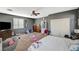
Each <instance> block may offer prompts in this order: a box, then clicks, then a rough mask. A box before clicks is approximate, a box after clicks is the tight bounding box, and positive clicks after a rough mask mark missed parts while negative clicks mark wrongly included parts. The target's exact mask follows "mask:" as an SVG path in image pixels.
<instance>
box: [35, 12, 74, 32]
mask: <svg viewBox="0 0 79 59" xmlns="http://www.w3.org/2000/svg"><path fill="white" fill-rule="evenodd" d="M68 17H69V18H71V21H70V27H71V29H70V30H71V33H73V30H74V28H75V14H74V11H67V12H62V13H57V14H51V15H49V16H48V17H45V19H46V20H47V21H48V29H49V31H50V20H53V19H61V18H68ZM41 20H42V18H39V19H36V20H35V23H36V24H41Z"/></svg>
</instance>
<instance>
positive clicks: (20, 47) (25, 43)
mask: <svg viewBox="0 0 79 59" xmlns="http://www.w3.org/2000/svg"><path fill="white" fill-rule="evenodd" d="M34 36H35V37H34ZM45 36H47V35H46V34H42V33H36V32H33V33H29V34H24V35H20V36H19V37H20V38H19V40H18V43H17V46H16V48H15V51H26V50H27V49H28V48H29V47H30V46H31V44H32V43H33V42H34V38H35V41H38V40H40V39H41V38H43V37H45Z"/></svg>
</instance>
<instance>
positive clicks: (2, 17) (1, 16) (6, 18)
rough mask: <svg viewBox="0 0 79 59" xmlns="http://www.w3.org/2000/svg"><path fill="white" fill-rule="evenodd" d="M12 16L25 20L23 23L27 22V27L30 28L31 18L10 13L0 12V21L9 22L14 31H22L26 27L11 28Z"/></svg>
mask: <svg viewBox="0 0 79 59" xmlns="http://www.w3.org/2000/svg"><path fill="white" fill-rule="evenodd" d="M13 18H23V19H24V20H25V23H28V29H32V25H33V20H32V19H29V18H25V17H19V16H12V15H6V14H0V22H11V29H12V30H14V31H15V32H16V33H18V32H24V31H25V30H26V28H23V29H13Z"/></svg>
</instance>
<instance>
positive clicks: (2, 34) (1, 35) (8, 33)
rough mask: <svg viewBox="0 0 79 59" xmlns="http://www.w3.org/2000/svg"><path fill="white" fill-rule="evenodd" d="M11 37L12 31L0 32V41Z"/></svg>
mask: <svg viewBox="0 0 79 59" xmlns="http://www.w3.org/2000/svg"><path fill="white" fill-rule="evenodd" d="M11 36H12V30H2V31H0V38H2V41H4V40H5V39H7V38H9V37H11Z"/></svg>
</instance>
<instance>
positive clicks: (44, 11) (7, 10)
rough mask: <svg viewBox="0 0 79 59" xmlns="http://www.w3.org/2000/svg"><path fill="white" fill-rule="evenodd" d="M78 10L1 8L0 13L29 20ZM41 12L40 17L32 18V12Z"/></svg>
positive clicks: (64, 8)
mask: <svg viewBox="0 0 79 59" xmlns="http://www.w3.org/2000/svg"><path fill="white" fill-rule="evenodd" d="M73 9H77V7H0V13H6V14H11V15H17V16H23V17H28V18H41V17H46V16H48V15H50V14H54V13H59V12H64V11H68V10H73ZM33 10H35V11H36V12H39V13H40V15H38V16H31V13H32V11H33Z"/></svg>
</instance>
